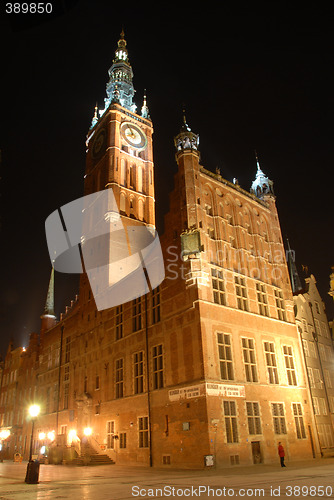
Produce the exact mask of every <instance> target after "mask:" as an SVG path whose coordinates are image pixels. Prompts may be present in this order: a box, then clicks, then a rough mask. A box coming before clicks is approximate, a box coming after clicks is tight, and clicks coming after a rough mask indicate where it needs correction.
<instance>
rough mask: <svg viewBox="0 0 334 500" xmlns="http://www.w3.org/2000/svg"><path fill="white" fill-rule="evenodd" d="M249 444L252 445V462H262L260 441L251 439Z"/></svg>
mask: <svg viewBox="0 0 334 500" xmlns="http://www.w3.org/2000/svg"><path fill="white" fill-rule="evenodd" d="M251 445H252V456H253V464H262V454H261V444H260V441H252V442H251Z"/></svg>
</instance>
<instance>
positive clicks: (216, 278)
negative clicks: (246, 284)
mask: <svg viewBox="0 0 334 500" xmlns="http://www.w3.org/2000/svg"><path fill="white" fill-rule="evenodd" d="M211 281H212V290H213V301H214V302H215V303H216V304H220V305H222V306H225V305H226V295H225V284H224V275H223V271H220V270H218V269H211Z"/></svg>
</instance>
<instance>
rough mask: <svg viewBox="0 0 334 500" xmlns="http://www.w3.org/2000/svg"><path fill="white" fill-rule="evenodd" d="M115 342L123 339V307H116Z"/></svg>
mask: <svg viewBox="0 0 334 500" xmlns="http://www.w3.org/2000/svg"><path fill="white" fill-rule="evenodd" d="M115 323H116V340H119V339H121V338H122V337H123V305H120V306H117V307H116V319H115Z"/></svg>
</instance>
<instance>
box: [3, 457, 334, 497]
mask: <svg viewBox="0 0 334 500" xmlns="http://www.w3.org/2000/svg"><path fill="white" fill-rule="evenodd" d="M26 468H27V462H22V463H21V464H20V463H14V462H10V461H5V462H4V463H0V499H1V500H49V499H50V500H63V499H64V500H65V499H70V500H79V499H80V500H130V499H132V500H133V499H136V498H137V499H144V498H145V499H147V498H151V499H152V498H171V499H176V498H181V499H185V498H195V499H196V498H201V499H206V498H211V499H217V498H232V497H243V498H250V497H255V498H272V499H273V498H275V497H284V498H286V499H288V498H289V497H292V498H296V497H297V498H298V497H299V498H301V499H305V498H306V499H309V498H313V499H314V498H323V499H327V498H334V458H325V459H315V460H313V461H310V460H308V461H305V462H295V463H293V464H289V463H287V467H286V468H281V467H280V465H279V463H277V465H263V464H261V465H255V466H249V467H241V466H235V467H231V468H227V469H214V468H210V469H209V468H208V469H205V470H200V471H198V470H185V469H183V470H177V469H166V468H164V469H162V468H160V469H156V468H152V469H150V468H149V467H128V466H121V465H101V466H91V467H89V466H88V467H80V466H77V467H76V466H68V465H41V466H40V474H39V484H26V483H25V482H24V479H25V473H26Z"/></svg>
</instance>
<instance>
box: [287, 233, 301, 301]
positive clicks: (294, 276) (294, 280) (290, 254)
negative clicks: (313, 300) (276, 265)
mask: <svg viewBox="0 0 334 500" xmlns="http://www.w3.org/2000/svg"><path fill="white" fill-rule="evenodd" d="M286 242H287V247H288V251H287V263H288V269H289V274H290V281H291V288H292V292H293V293H296V292H300V291H301V290H302V289H303V287H302V285H301V281H300V278H299V274H298V271H297V267H296V262H295V252H294V251H293V250H291V248H290V242H289V240H288V238H287V239H286Z"/></svg>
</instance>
